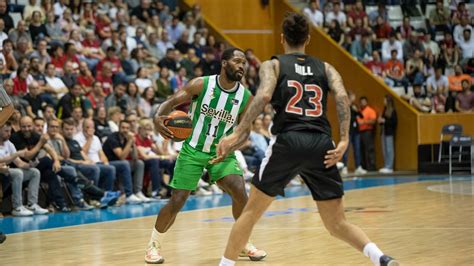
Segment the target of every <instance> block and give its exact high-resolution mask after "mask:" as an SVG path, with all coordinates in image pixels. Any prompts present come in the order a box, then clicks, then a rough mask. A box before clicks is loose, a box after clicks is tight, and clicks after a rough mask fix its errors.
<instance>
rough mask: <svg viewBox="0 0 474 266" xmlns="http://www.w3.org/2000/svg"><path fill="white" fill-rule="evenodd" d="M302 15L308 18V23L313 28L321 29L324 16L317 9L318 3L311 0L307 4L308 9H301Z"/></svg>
mask: <svg viewBox="0 0 474 266" xmlns="http://www.w3.org/2000/svg"><path fill="white" fill-rule="evenodd" d="M303 13H304V14H305V16H306V17H308V19H309V21H310V22H311V23H312V24H313V26H314V27H319V28H321V27H323V24H324V15H323V13H322V12H321V10H320V8H319V1H316V0H311V1H309V3H308V7H305V8H304V9H303Z"/></svg>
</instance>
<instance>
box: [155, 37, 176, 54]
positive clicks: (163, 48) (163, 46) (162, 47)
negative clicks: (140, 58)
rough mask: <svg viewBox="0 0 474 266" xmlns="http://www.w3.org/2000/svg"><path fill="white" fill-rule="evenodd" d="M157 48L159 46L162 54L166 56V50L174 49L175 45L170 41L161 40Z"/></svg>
mask: <svg viewBox="0 0 474 266" xmlns="http://www.w3.org/2000/svg"><path fill="white" fill-rule="evenodd" d="M157 46H158V49H160V52H161V53H162V54H166V50H168V49H174V45H173V43H172V42H170V41H167V42H163V41H162V40H160V41H159V42H158V44H157Z"/></svg>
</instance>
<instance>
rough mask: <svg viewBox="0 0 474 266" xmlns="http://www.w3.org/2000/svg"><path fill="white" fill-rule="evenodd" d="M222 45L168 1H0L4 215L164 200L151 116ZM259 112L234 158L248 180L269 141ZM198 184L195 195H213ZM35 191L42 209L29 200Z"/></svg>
mask: <svg viewBox="0 0 474 266" xmlns="http://www.w3.org/2000/svg"><path fill="white" fill-rule="evenodd" d="M13 15H15V16H13ZM13 17H16V20H17V21H16V22H14V21H15V20H14V19H13ZM18 17H19V19H18ZM225 48H226V44H225V43H224V42H220V41H219V40H217V39H216V37H215V36H213V35H212V34H210V33H209V30H208V28H207V27H206V25H205V23H204V20H203V17H202V14H201V10H200V7H199V5H195V6H193V8H192V9H191V10H190V11H188V12H184V11H181V10H180V9H179V7H178V5H177V1H174V0H157V1H151V0H115V1H103V0H99V1H91V0H57V1H53V0H42V1H41V2H37V1H36V0H29V1H28V4H27V5H25V6H20V5H16V4H10V3H8V1H5V0H0V49H1V52H0V81H1V84H3V88H4V89H5V91H6V92H7V94H8V95H9V96H10V97H11V98H12V100H13V103H14V106H15V109H16V111H15V113H14V115H13V116H12V118H11V119H10V120H9V121H8V123H7V124H6V125H5V126H4V127H3V128H1V129H0V144H1V145H0V181H1V182H0V184H2V186H1V187H2V188H3V189H2V190H1V191H2V195H3V198H4V199H5V198H6V197H9V195H11V198H12V201H11V202H12V214H13V215H16V216H29V215H34V214H44V213H47V212H48V211H51V210H52V209H53V208H52V207H54V209H56V210H59V211H63V212H68V211H71V207H73V209H75V208H77V209H81V210H89V209H91V208H92V207H107V206H110V205H114V204H123V203H129V204H139V203H146V202H150V201H154V200H158V199H164V198H167V197H169V196H170V193H171V188H170V187H169V186H168V184H169V181H170V179H171V178H172V176H173V169H174V164H175V161H176V157H177V153H178V152H179V150H180V143H173V142H172V141H168V140H164V139H163V138H161V137H160V136H159V135H157V134H156V132H155V131H154V125H153V122H152V118H153V116H154V115H155V112H156V110H157V108H158V106H159V105H160V104H161V103H162V102H163V101H164V100H166V99H167V98H168V97H169V96H170V95H172V94H173V93H175V92H176V91H178V90H180V89H181V88H182V87H183V86H184V85H185V84H186V83H187V82H188V81H189V80H191V79H192V78H194V77H199V76H203V75H213V74H217V73H219V72H220V58H221V55H222V52H223V51H224V49H225ZM245 54H246V56H247V59H248V61H249V68H248V71H247V75H246V76H245V77H244V79H243V81H242V82H243V83H244V84H245V85H246V86H247V87H248V88H249V89H250V90H251V91H252V92H253V93H255V90H256V88H257V86H258V75H257V73H258V68H259V65H260V61H259V60H258V58H257V57H256V56H255V55H254V54H253V51H252V50H250V49H249V50H247V51H246V52H245ZM188 108H189V104H184V105H182V106H179V107H178V109H179V110H183V111H187V110H188ZM267 113H268V114H267V115H262V117H261V118H259V119H257V121H256V122H255V125H254V131H253V133H252V136H251V138H250V139H249V142H248V143H247V145H246V146H245V147H244V148H243V149H242V152H238V157H239V162H240V163H241V166H242V168H243V169H244V170H245V177H246V178H247V179H249V178H250V177H251V176H252V175H253V174H252V171H255V169H256V167H257V166H258V165H259V164H260V162H261V160H262V158H263V153H264V151H265V149H266V145H268V137H269V133H268V126H269V124H270V122H271V119H272V117H271V116H270V114H271V112H270V111H268V110H267ZM264 128H267V129H264ZM204 180H206V178H205V175H204V176H203V178H202V180H201V181H200V183H199V184H200V185H199V188H198V190H197V191H196V194H198V195H208V194H212V193H222V191H221V190H220V189H219V188H218V187H217V186H215V185H211V184H208V183H206V182H205V181H204ZM23 181H28V199H27V201H24V200H23V198H22V185H23V183H24V182H23ZM25 184H26V182H25ZM40 184H47V188H48V189H47V193H46V196H47V200H46V201H44V202H41V203H46V202H49V203H51V204H50V205H42V206H40V205H41V204H40V202H38V191H39V192H41V191H44V190H43V189H42V188H46V187H45V186H40ZM63 187H67V188H68V189H67V191H68V193H63V192H64V191H63V190H62V188H63ZM10 188H11V189H10ZM40 194H41V193H40ZM1 198H2V196H1V195H0V199H1ZM40 198H41V197H40ZM3 205H5V204H3ZM3 209H5V208H3ZM48 209H49V210H48Z"/></svg>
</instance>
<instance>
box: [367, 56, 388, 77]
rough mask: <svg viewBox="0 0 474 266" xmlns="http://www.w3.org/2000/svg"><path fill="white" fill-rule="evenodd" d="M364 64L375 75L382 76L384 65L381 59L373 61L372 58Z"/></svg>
mask: <svg viewBox="0 0 474 266" xmlns="http://www.w3.org/2000/svg"><path fill="white" fill-rule="evenodd" d="M365 66H366V67H367V68H368V69H369V70H370V71H371V72H372V73H373V74H374V75H376V76H380V77H381V76H382V75H383V71H384V70H385V66H384V64H383V62H382V61H379V62H375V61H374V60H372V61H369V62H367V63H365Z"/></svg>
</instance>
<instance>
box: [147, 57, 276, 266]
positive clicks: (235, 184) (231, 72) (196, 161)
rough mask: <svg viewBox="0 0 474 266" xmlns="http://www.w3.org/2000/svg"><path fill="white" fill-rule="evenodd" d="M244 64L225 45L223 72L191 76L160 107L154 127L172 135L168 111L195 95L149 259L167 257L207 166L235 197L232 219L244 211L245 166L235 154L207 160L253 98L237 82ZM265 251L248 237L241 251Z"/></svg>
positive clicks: (258, 254)
mask: <svg viewBox="0 0 474 266" xmlns="http://www.w3.org/2000/svg"><path fill="white" fill-rule="evenodd" d="M246 65H247V60H246V58H245V55H244V53H243V52H242V51H241V50H239V49H236V48H230V49H227V50H225V51H224V53H223V55H222V63H221V66H222V67H221V72H220V75H213V76H205V77H201V78H196V79H194V80H192V81H190V82H189V83H188V84H187V85H186V86H185V87H184V88H182V89H181V90H179V91H178V92H176V93H175V94H174V95H173V96H171V98H169V99H168V100H167V101H165V102H164V103H163V104H162V105H161V106H160V108H159V109H158V113H157V116H156V117H155V120H154V122H155V127H156V129H157V130H158V132H159V133H160V134H161V135H162V136H163V137H165V138H168V139H170V138H173V133H172V132H171V131H170V130H169V129H167V128H166V127H165V125H164V124H163V121H164V120H165V119H166V118H167V116H166V115H167V114H169V113H170V112H171V111H172V110H173V108H174V107H175V106H178V105H180V104H182V103H185V102H188V101H192V106H191V111H190V115H191V118H192V121H193V131H192V134H191V135H190V136H189V137H188V138H187V139H186V140H185V142H184V144H183V147H182V149H181V151H180V153H179V156H178V159H177V161H176V167H175V170H174V175H173V179H172V181H171V184H170V186H171V187H172V188H173V194H172V195H171V198H170V200H169V202H168V203H167V204H166V205H165V206H164V207H163V208H162V209H161V210H160V213H159V214H158V217H157V218H156V223H155V228H154V229H153V232H152V235H151V239H150V242H149V243H148V248H147V250H146V255H145V261H146V262H147V263H156V264H158V263H163V262H164V258H163V257H162V256H161V251H160V249H161V245H160V244H161V243H162V240H163V236H164V234H165V233H166V231H168V229H169V228H170V227H171V225H173V223H174V221H175V219H176V216H177V214H178V212H179V211H180V210H181V208H182V207H183V205H184V203H185V202H186V200H187V198H188V197H189V195H190V194H191V191H193V190H195V189H196V187H197V184H198V181H199V179H200V178H201V175H202V173H203V171H204V169H206V170H207V171H208V173H209V176H210V178H211V181H212V182H216V183H217V184H218V185H219V186H220V187H221V188H222V189H223V190H224V191H225V192H227V193H228V194H229V195H230V196H231V197H232V214H233V216H234V219H236V220H237V218H238V217H239V216H240V214H241V213H242V210H243V208H244V206H245V204H246V203H247V194H246V192H245V184H244V180H243V178H242V170H241V169H240V167H239V165H238V163H237V160H236V158H235V156H234V154H231V155H230V156H228V157H227V158H226V159H225V160H223V161H222V162H220V163H218V164H210V163H209V161H210V160H211V159H212V158H214V157H215V156H216V144H217V143H219V140H220V139H221V138H222V137H223V136H226V135H228V134H230V133H232V131H233V128H234V126H235V125H236V124H237V123H238V121H239V120H240V117H242V115H243V114H244V113H245V111H246V108H247V106H248V104H249V102H250V101H251V99H252V96H251V94H250V91H249V90H247V89H246V88H245V87H244V86H243V85H242V84H241V83H240V82H239V81H240V80H241V79H242V77H243V76H244V74H245V69H246ZM196 240H197V239H196ZM266 255H267V254H266V253H265V251H263V250H259V249H257V248H256V247H255V246H253V245H252V244H250V243H247V245H246V246H245V248H244V250H243V251H242V253H241V256H245V257H249V258H250V259H251V260H254V261H258V260H262V259H263V258H265V257H266Z"/></svg>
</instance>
